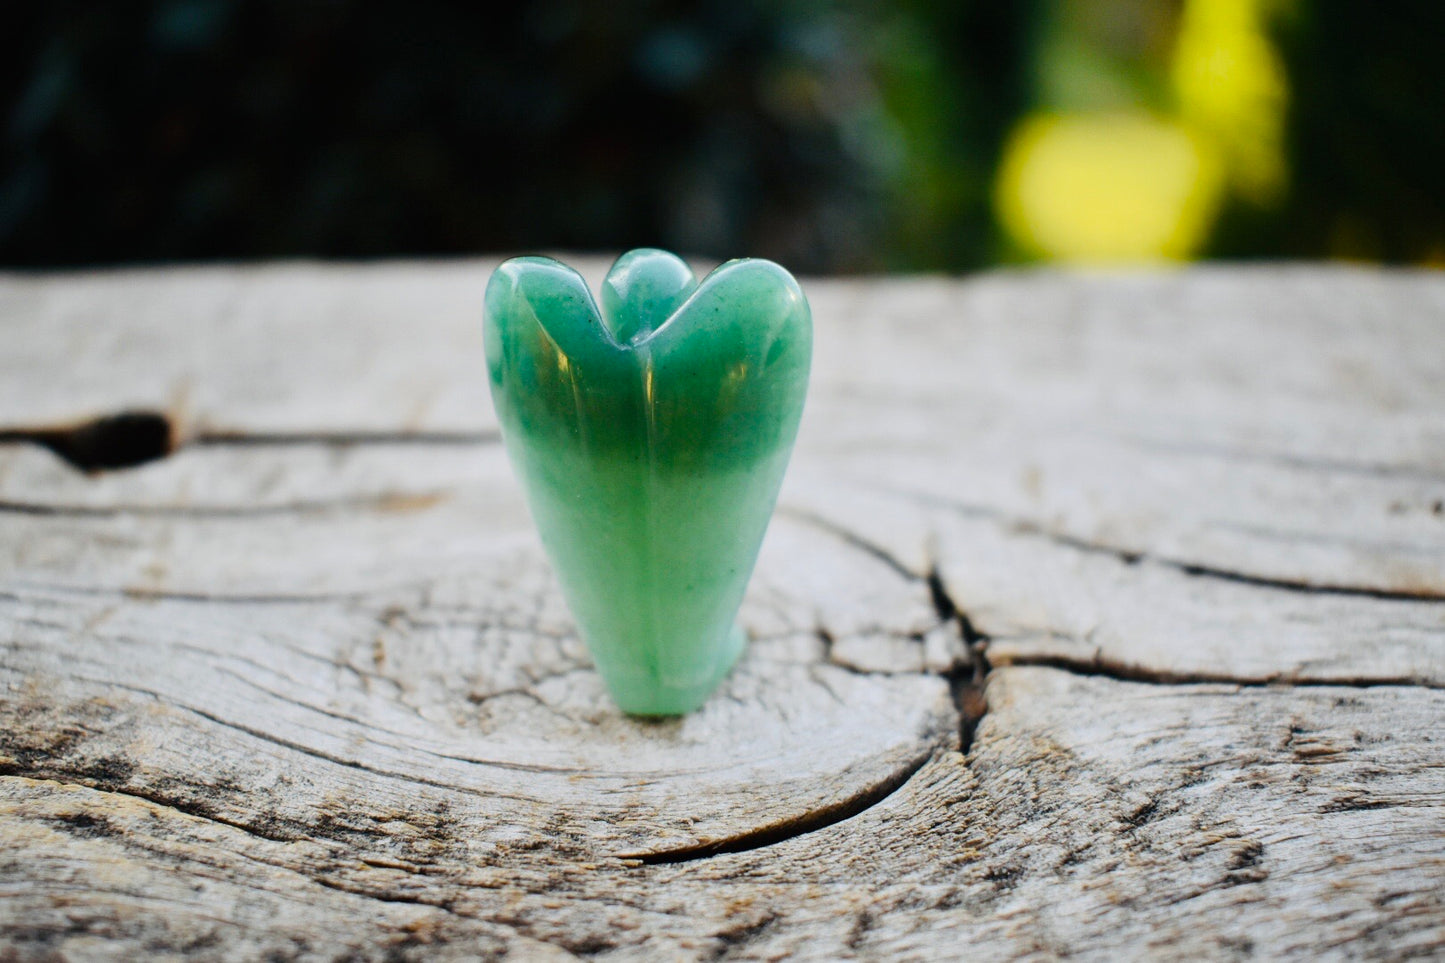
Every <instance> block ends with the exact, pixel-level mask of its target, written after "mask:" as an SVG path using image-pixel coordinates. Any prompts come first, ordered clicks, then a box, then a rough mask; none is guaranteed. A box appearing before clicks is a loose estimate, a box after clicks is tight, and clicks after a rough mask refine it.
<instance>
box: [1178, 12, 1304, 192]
mask: <svg viewBox="0 0 1445 963" xmlns="http://www.w3.org/2000/svg"><path fill="white" fill-rule="evenodd" d="M1261 6H1262V4H1261V2H1260V0H1190V2H1188V3H1186V4H1185V6H1184V12H1183V16H1182V18H1181V20H1180V25H1179V36H1178V39H1177V41H1176V44H1175V48H1174V60H1173V67H1172V71H1171V73H1172V80H1173V84H1174V92H1175V96H1176V97H1177V99H1178V102H1179V115H1180V118H1181V119H1182V120H1183V121H1184V122H1186V123H1188V124H1190V125H1191V126H1192V127H1194V128H1195V129H1196V130H1198V131H1200V132H1201V133H1202V134H1204V135H1205V136H1207V137H1209V138H1210V139H1211V140H1213V141H1214V142H1215V144H1216V145H1217V146H1218V148H1219V151H1220V153H1221V155H1222V156H1223V159H1224V162H1225V164H1226V166H1227V170H1228V176H1229V179H1230V181H1231V183H1232V186H1233V188H1234V189H1235V191H1237V192H1238V194H1239V195H1240V196H1242V197H1244V198H1246V199H1248V200H1250V201H1252V202H1253V203H1255V204H1257V205H1268V204H1270V203H1272V202H1273V201H1275V200H1277V199H1278V198H1279V197H1280V196H1281V194H1282V193H1283V190H1284V186H1285V180H1286V176H1285V175H1286V168H1285V159H1284V110H1285V102H1286V87H1285V78H1284V67H1283V65H1282V64H1281V63H1280V61H1279V57H1278V55H1277V54H1276V53H1275V50H1274V48H1273V46H1272V45H1271V44H1270V42H1269V39H1268V37H1267V36H1266V34H1265V31H1264V22H1263V21H1264V17H1263V13H1262V10H1261Z"/></svg>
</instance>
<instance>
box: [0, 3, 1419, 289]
mask: <svg viewBox="0 0 1445 963" xmlns="http://www.w3.org/2000/svg"><path fill="white" fill-rule="evenodd" d="M1283 9H1285V12H1286V15H1283V16H1281V17H1280V18H1278V24H1277V35H1278V43H1279V50H1280V53H1281V56H1282V57H1283V62H1284V64H1285V66H1286V72H1287V75H1288V86H1289V89H1290V99H1289V114H1288V118H1287V135H1288V140H1287V154H1288V156H1287V162H1288V165H1289V185H1290V186H1289V190H1288V193H1287V195H1286V196H1285V197H1284V199H1283V200H1282V201H1280V202H1279V203H1277V204H1273V205H1269V206H1265V207H1261V206H1259V205H1250V204H1247V203H1236V202H1233V201H1231V202H1230V203H1228V204H1227V205H1226V206H1225V207H1224V209H1223V214H1222V216H1221V217H1220V219H1219V221H1218V223H1217V224H1216V229H1215V232H1214V234H1213V236H1212V239H1211V240H1210V241H1209V243H1208V244H1207V245H1206V246H1205V248H1204V253H1224V254H1228V255H1232V256H1300V255H1330V254H1343V255H1360V256H1370V257H1380V258H1386V259H1392V260H1424V259H1432V258H1433V259H1440V258H1445V188H1442V185H1441V180H1440V178H1439V175H1438V172H1439V170H1440V169H1441V168H1442V161H1445V145H1442V136H1445V135H1442V130H1445V128H1442V126H1441V124H1440V122H1439V117H1440V110H1441V108H1442V106H1445V87H1442V78H1445V71H1442V65H1441V63H1440V60H1441V58H1440V57H1439V54H1438V44H1439V38H1440V37H1442V36H1445V22H1442V16H1445V15H1442V13H1441V10H1442V7H1441V6H1440V5H1438V4H1435V3H1427V2H1423V0H1413V2H1397V3H1392V4H1389V5H1378V6H1377V5H1365V4H1346V3H1321V4H1304V3H1297V4H1293V5H1290V6H1288V7H1287V8H1283ZM1179 10H1180V4H1179V3H1144V2H1142V0H1081V2H1070V0H1053V2H1049V0H1032V2H1020V3H988V2H974V0H969V2H955V3H947V2H938V0H902V2H898V3H893V4H869V3H863V2H861V0H856V2H839V3H822V2H810V0H777V2H764V0H730V2H726V3H724V2H703V3H692V4H684V3H678V2H665V0H657V2H647V0H611V2H609V3H606V4H594V3H585V2H582V0H546V2H534V3H518V4H514V5H510V6H504V7H501V8H496V9H492V8H488V9H487V11H486V12H483V10H482V8H481V7H480V6H478V5H450V4H441V3H435V2H414V3H410V4H405V5H401V4H371V3H359V2H342V0H249V2H242V0H165V2H147V3H141V2H134V0H122V2H115V3H99V2H88V3H87V2H64V0H59V2H54V3H46V4H28V5H24V6H17V7H16V8H15V9H13V10H11V11H9V12H8V13H7V22H6V24H5V30H4V33H3V36H0V54H3V56H0V108H3V111H4V123H5V126H4V130H3V145H4V146H3V153H0V263H6V264H12V265H71V264H94V263H118V262H135V261H156V260H177V259H216V258H256V257H278V256H297V255H306V256H326V257H372V256H389V255H430V254H452V253H472V252H479V251H486V252H521V251H528V250H538V249H545V250H555V249H589V250H620V249H624V248H627V247H631V246H638V245H658V246H663V247H668V248H671V249H675V250H680V251H684V252H688V253H695V254H700V255H705V256H712V257H719V258H721V257H730V256H736V255H742V254H748V255H760V256H766V257H772V258H774V259H776V260H779V261H781V262H782V263H784V264H787V265H788V266H789V267H790V268H793V269H795V270H800V271H810V272H817V271H855V270H877V269H943V270H966V269H972V268H977V267H981V266H984V265H987V264H990V263H994V262H996V261H998V260H999V259H1001V258H1008V257H1012V256H1017V255H1018V254H1019V253H1020V252H1019V251H1018V249H1017V248H1016V247H1015V246H1013V245H1012V244H1010V242H1008V241H1007V240H1006V239H1005V237H1004V235H1003V233H1002V232H1001V230H1000V228H999V226H998V224H997V221H996V217H995V214H994V194H993V192H994V180H995V174H996V171H997V170H998V168H999V163H1000V158H1001V156H1002V153H1001V152H1002V151H1003V150H1004V148H1005V144H1006V143H1007V139H1008V136H1009V134H1010V131H1012V130H1013V129H1014V128H1015V125H1016V124H1018V123H1019V122H1020V120H1021V118H1023V117H1024V116H1025V115H1026V114H1027V113H1028V112H1029V111H1030V110H1031V109H1035V108H1039V107H1041V106H1047V107H1052V108H1061V107H1062V108H1070V109H1072V108H1074V107H1077V106H1080V105H1083V106H1085V107H1097V106H1098V105H1100V104H1109V105H1117V104H1119V103H1121V102H1125V101H1129V102H1132V103H1135V104H1136V105H1140V106H1141V108H1142V109H1151V110H1152V109H1164V108H1165V107H1166V102H1167V100H1168V95H1167V88H1168V77H1167V74H1166V72H1167V70H1168V64H1167V62H1166V61H1167V59H1168V50H1169V48H1170V44H1171V43H1172V39H1171V37H1172V34H1171V31H1173V30H1175V29H1177V21H1178V19H1179Z"/></svg>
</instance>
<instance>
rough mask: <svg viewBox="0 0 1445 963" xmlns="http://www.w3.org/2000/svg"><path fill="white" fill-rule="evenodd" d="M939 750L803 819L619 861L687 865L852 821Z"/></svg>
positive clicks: (930, 750)
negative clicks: (847, 820) (846, 820)
mask: <svg viewBox="0 0 1445 963" xmlns="http://www.w3.org/2000/svg"><path fill="white" fill-rule="evenodd" d="M938 751H939V747H938V746H936V745H930V746H929V747H928V748H927V749H926V750H925V751H924V752H922V753H920V754H919V755H918V756H916V757H915V758H913V759H911V760H909V761H908V763H907V764H905V765H904V766H902V767H900V768H899V769H898V770H897V771H896V772H894V773H892V774H890V775H889V776H888V777H887V778H885V779H883V780H881V781H880V782H877V783H874V784H873V785H871V786H868V787H867V788H865V789H863V790H862V791H860V792H858V793H855V794H854V795H852V796H849V797H848V798H846V799H842V800H839V801H837V802H833V803H829V804H827V805H824V806H821V807H819V808H817V809H813V810H810V811H808V812H806V813H804V814H802V815H801V816H796V817H793V818H790V819H785V820H782V821H780V822H776V823H772V824H770V825H767V826H763V827H761V828H759V829H755V830H751V831H749V832H746V833H740V834H738V835H736V836H729V837H726V838H724V839H717V840H712V841H710V842H705V843H697V844H695V845H691V846H680V847H678V848H676V849H663V850H657V851H655V852H650V853H623V854H619V855H618V857H617V858H618V859H622V860H632V861H636V862H638V863H641V864H643V865H648V866H652V865H658V864H663V863H687V862H692V861H694V860H699V859H709V858H711V857H713V856H722V855H726V854H730V853H745V852H748V851H749V850H753V849H762V848H763V847H765V846H776V845H777V844H778V843H784V842H787V841H788V840H790V839H796V838H797V837H799V836H803V835H806V834H808V833H812V832H817V831H818V830H820V829H826V828H828V827H829V826H834V825H836V824H838V823H841V822H843V821H844V820H845V819H852V818H853V817H854V816H857V815H858V814H859V813H862V812H865V811H867V810H869V809H871V808H873V807H874V806H876V805H878V804H879V803H881V802H883V801H884V800H885V799H887V798H888V797H889V796H891V795H893V794H894V793H895V792H897V791H898V790H900V789H902V788H903V787H904V786H905V785H906V784H907V783H908V781H909V780H910V779H912V778H913V777H914V776H915V775H917V773H918V771H919V770H920V769H922V768H923V767H924V765H925V764H926V763H927V762H928V761H929V760H930V759H932V758H933V757H934V756H935V755H936V754H937V753H938Z"/></svg>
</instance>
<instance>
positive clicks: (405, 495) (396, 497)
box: [0, 491, 449, 520]
mask: <svg viewBox="0 0 1445 963" xmlns="http://www.w3.org/2000/svg"><path fill="white" fill-rule="evenodd" d="M448 497H449V493H448V492H445V491H430V492H382V493H380V494H377V495H352V496H347V497H344V498H324V499H322V498H319V499H313V500H309V501H292V502H280V503H277V504H274V505H76V504H69V505H67V504H64V503H55V502H20V501H5V500H0V513H4V514H11V515H36V516H42V517H63V518H116V517H121V516H130V515H139V516H146V517H161V518H205V519H217V520H220V519H232V518H234V519H254V518H265V517H267V516H273V515H310V514H320V513H323V512H345V511H376V512H397V511H419V510H421V509H426V508H431V507H432V506H434V505H437V504H439V503H440V502H442V501H445V500H446V499H447V498H448Z"/></svg>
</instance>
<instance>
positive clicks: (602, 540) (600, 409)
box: [486, 249, 812, 715]
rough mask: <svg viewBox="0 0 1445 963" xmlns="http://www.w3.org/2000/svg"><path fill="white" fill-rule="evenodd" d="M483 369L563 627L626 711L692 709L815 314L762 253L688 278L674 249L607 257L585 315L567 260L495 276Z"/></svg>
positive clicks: (769, 490) (787, 433) (766, 493)
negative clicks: (558, 588)
mask: <svg viewBox="0 0 1445 963" xmlns="http://www.w3.org/2000/svg"><path fill="white" fill-rule="evenodd" d="M486 348H487V367H488V373H489V375H490V379H491V385H492V398H493V400H494V401H495V403H496V408H497V416H498V418H499V420H500V422H501V426H502V436H503V438H504V440H505V442H506V445H507V451H508V453H509V454H510V456H511V458H512V463H513V466H514V467H515V469H516V472H517V474H518V476H519V477H520V479H521V481H522V484H523V486H524V487H525V489H526V492H527V500H528V504H529V505H530V507H531V510H532V515H533V518H534V519H535V520H536V523H537V527H538V530H539V531H540V532H541V535H542V542H543V544H544V545H545V546H546V549H547V553H548V555H549V557H550V558H551V560H552V564H553V567H554V568H555V570H556V572H557V576H558V580H559V581H560V582H561V585H562V591H563V594H564V595H565V597H566V599H567V603H568V605H569V607H570V608H571V610H572V614H573V616H574V617H575V619H576V620H577V624H578V628H579V629H580V631H581V633H582V637H583V639H584V640H585V641H586V643H587V645H588V648H589V649H590V650H591V652H592V656H593V659H594V661H595V662H596V664H597V668H598V671H599V672H600V673H601V674H602V677H603V679H604V680H605V681H606V683H607V686H608V688H609V689H610V690H611V692H612V695H613V697H614V698H615V699H616V700H617V703H618V705H620V706H621V707H622V709H623V710H625V711H626V712H629V713H633V714H637V715H676V714H679V713H684V712H688V711H691V710H692V709H695V708H697V707H698V706H699V705H701V704H702V702H703V700H705V699H706V698H707V696H708V694H709V693H711V692H712V690H713V689H714V688H716V686H717V684H718V683H719V682H720V681H721V680H722V678H723V677H724V676H725V675H726V674H727V672H728V671H729V670H730V669H731V668H732V665H733V663H734V662H735V661H736V660H737V657H738V655H739V654H741V652H742V648H743V645H744V641H745V640H744V636H743V634H742V632H741V631H739V630H738V629H737V628H735V626H734V619H735V618H736V616H737V610H738V606H739V605H740V604H741V603H742V598H743V592H744V590H745V589H746V587H747V583H748V579H749V577H750V576H751V575H752V570H753V565H754V563H755V561H756V560H757V554H758V548H759V546H760V545H761V543H762V540H763V533H764V531H765V530H766V529H767V526H768V519H769V517H770V516H771V515H772V512H773V506H774V504H775V503H776V501H777V497H778V488H779V486H780V485H781V484H782V480H783V472H784V470H785V469H786V468H787V463H788V456H789V454H790V453H791V451H792V447H793V439H794V437H795V436H796V434H797V430H798V420H799V418H800V417H801V415H802V411H803V398H804V395H805V393H806V391H807V384H808V367H809V363H810V360H811V356H812V320H811V316H810V314H809V310H808V302H807V300H806V299H805V298H804V297H803V292H802V290H801V289H800V288H799V287H798V284H797V282H796V281H794V280H793V278H792V276H791V275H789V274H788V272H787V271H785V270H783V269H782V268H781V267H779V266H778V265H776V264H774V263H772V262H771V261H763V260H753V259H745V260H738V261H729V262H728V263H726V264H724V265H722V266H721V267H719V268H718V269H717V270H715V271H713V272H712V273H711V274H709V275H708V276H707V277H706V278H704V279H703V281H702V282H701V283H698V282H697V280H696V278H695V277H694V276H693V273H692V271H691V270H690V269H689V268H688V266H687V265H686V264H685V263H684V262H683V261H682V260H681V259H680V258H678V257H676V256H674V255H672V254H668V253H667V252H665V251H656V250H648V249H644V250H637V251H632V252H630V253H628V254H625V255H623V256H622V257H621V258H620V259H618V261H617V263H616V264H615V265H613V267H612V270H611V271H610V272H609V274H608V275H607V280H606V281H605V282H604V284H603V286H602V297H601V307H600V309H599V307H598V304H597V302H596V301H595V300H594V299H593V297H592V294H591V292H590V291H589V290H588V289H587V284H586V282H584V281H583V280H582V277H581V276H580V275H579V274H578V273H577V272H576V271H574V270H572V269H571V268H569V267H567V266H565V265H563V264H561V263H559V262H557V261H554V260H551V259H550V258H541V257H523V258H514V259H512V260H510V261H507V262H506V263H504V264H502V266H501V267H499V268H498V269H497V271H496V273H495V274H493V276H492V279H491V282H490V283H489V284H488V286H487V294H486Z"/></svg>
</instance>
